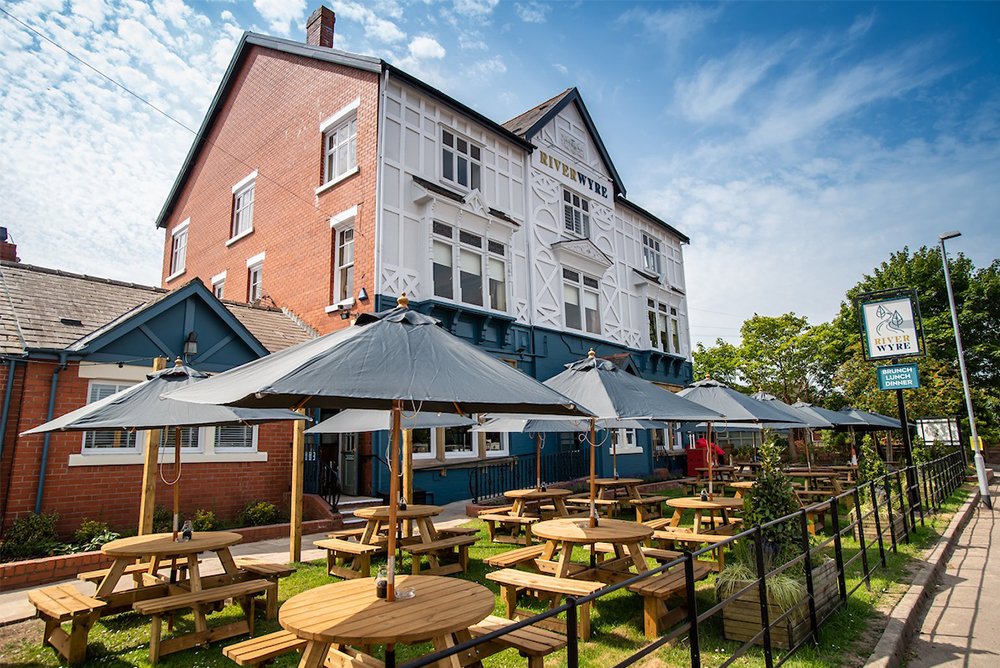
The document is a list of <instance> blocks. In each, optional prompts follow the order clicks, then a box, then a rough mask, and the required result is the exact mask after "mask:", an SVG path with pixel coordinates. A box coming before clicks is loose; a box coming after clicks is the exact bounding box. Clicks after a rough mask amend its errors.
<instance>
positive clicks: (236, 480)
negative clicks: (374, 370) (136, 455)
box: [4, 361, 292, 537]
mask: <svg viewBox="0 0 1000 668" xmlns="http://www.w3.org/2000/svg"><path fill="white" fill-rule="evenodd" d="M77 366H78V365H77V364H76V363H71V364H70V365H69V366H68V367H67V368H66V369H64V370H63V371H61V372H60V374H59V380H58V392H57V397H56V406H55V415H57V416H58V415H62V414H64V413H67V412H69V411H71V410H73V409H75V408H79V407H80V406H83V405H85V404H86V403H87V391H88V380H87V379H86V378H80V377H79V376H78V375H77ZM54 368H55V367H54V365H53V364H46V363H42V362H34V361H33V362H30V363H28V365H27V368H26V371H25V376H26V377H25V391H24V393H23V394H21V395H20V397H19V398H20V402H19V403H20V405H19V414H18V419H17V420H16V423H15V424H16V430H15V433H18V432H21V431H24V430H26V429H30V428H32V427H35V426H37V425H39V424H42V423H43V422H45V418H46V415H47V410H48V401H49V390H50V387H51V375H52V371H53V370H54ZM17 398H18V397H17V395H15V399H17ZM291 439H292V427H291V426H290V425H288V424H273V425H261V426H260V428H259V432H258V451H261V452H267V454H268V460H267V461H266V462H240V463H218V464H213V463H206V464H185V465H184V466H183V468H182V478H181V499H180V505H181V511H182V513H183V514H184V515H186V516H191V515H193V513H194V511H195V510H196V509H198V508H205V509H207V510H212V511H213V512H215V513H216V515H218V516H219V517H220V518H232V517H233V516H235V515H236V513H237V512H238V511H239V510H240V508H241V507H242V506H243V505H244V504H245V503H246V502H247V501H250V500H253V499H259V500H263V501H268V502H270V503H273V504H275V505H278V506H281V504H282V503H283V498H284V495H285V493H286V492H287V491H288V490H289V488H290V484H291V455H292V452H291ZM43 441H44V435H41V434H39V435H31V436H23V437H20V438H18V439H17V441H16V445H15V444H14V441H12V440H6V441H5V442H4V458H5V459H6V458H7V457H8V450H10V455H9V456H10V457H11V459H12V461H11V465H10V475H9V477H8V480H9V483H8V484H7V487H6V488H5V493H6V495H7V504H6V507H5V513H4V515H5V518H4V528H5V529H6V527H9V526H10V522H12V521H13V520H14V519H15V518H16V517H18V516H21V515H25V514H28V513H31V512H34V507H35V495H36V490H37V487H38V473H39V470H40V466H39V465H40V462H41V456H42V444H43ZM82 441H83V437H82V435H81V434H79V433H64V434H60V433H53V434H52V435H51V438H50V443H49V459H48V466H47V475H46V479H45V491H44V496H43V501H42V512H46V513H49V512H53V511H56V512H58V513H59V524H58V528H59V531H60V532H61V533H62V534H63V535H64V536H67V537H68V536H69V535H70V534H72V532H73V531H75V529H76V528H77V527H78V526H79V524H80V523H81V522H82V521H83V520H84V519H99V520H102V521H104V522H107V523H108V524H109V525H111V527H112V528H115V529H119V530H121V529H125V530H134V529H135V528H136V526H137V525H138V517H139V499H140V494H141V488H142V465H141V464H135V465H120V466H74V467H70V466H69V457H70V455H75V454H80V452H81V449H82ZM163 475H164V477H165V478H166V479H167V480H172V479H173V467H172V465H170V466H166V467H164V469H163ZM156 499H157V504H158V505H161V506H165V507H167V508H170V507H172V505H173V491H172V488H171V487H168V486H167V485H166V484H164V483H163V482H162V480H161V481H159V482H158V484H157V488H156Z"/></svg>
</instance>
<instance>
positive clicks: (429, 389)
mask: <svg viewBox="0 0 1000 668" xmlns="http://www.w3.org/2000/svg"><path fill="white" fill-rule="evenodd" d="M408 301H409V300H408V299H407V298H406V295H405V294H404V295H403V296H402V297H400V299H399V307H398V308H395V309H392V310H391V311H385V312H382V313H378V314H367V313H365V314H362V315H360V316H359V317H358V319H357V321H356V323H355V324H354V325H353V326H351V327H348V328H347V329H343V330H340V331H337V332H333V333H331V334H327V335H326V336H322V337H320V338H318V339H314V340H312V341H306V342H304V343H300V344H299V345H297V346H293V347H292V348H288V349H286V350H283V351H281V352H278V353H275V354H273V355H269V356H267V357H264V358H261V359H259V360H255V361H253V362H250V363H248V364H244V365H243V366H241V367H237V368H235V369H231V370H229V371H225V372H223V373H220V374H219V375H218V376H215V377H213V378H210V379H209V380H206V381H205V382H204V384H205V385H207V387H202V386H194V387H190V388H186V389H184V390H180V391H178V392H174V393H173V394H172V395H171V396H172V398H177V399H184V400H186V401H196V402H199V403H222V404H227V405H231V406H260V407H265V406H266V407H275V406H285V407H296V408H299V407H317V408H373V409H381V410H392V414H393V424H392V456H391V458H390V462H389V465H390V488H389V526H390V527H391V529H390V531H389V544H388V553H389V563H388V572H389V582H388V594H387V596H388V600H390V601H393V600H395V582H394V577H395V566H396V562H395V559H396V555H395V552H396V529H395V528H396V524H397V504H398V501H399V478H398V468H397V465H398V461H399V438H400V430H401V421H402V413H403V410H404V403H405V407H406V409H407V410H411V411H434V412H437V411H441V412H455V413H485V412H504V413H514V412H516V413H527V414H538V413H541V414H546V415H566V416H581V415H589V413H588V412H587V411H585V410H581V409H580V408H578V407H577V406H576V405H575V404H574V402H573V400H571V399H568V398H567V397H564V396H563V395H561V394H559V393H558V392H556V391H554V390H551V389H549V388H547V387H545V386H544V385H542V384H541V383H539V382H538V381H536V380H534V379H533V378H530V377H529V376H527V375H525V374H523V373H521V372H520V371H518V370H517V369H514V368H513V367H511V366H510V365H508V364H504V363H503V362H501V361H499V360H497V359H494V358H493V357H490V356H489V355H488V354H487V353H486V352H484V351H483V350H482V349H481V348H477V347H476V346H473V345H471V344H469V343H466V342H465V341H462V340H461V339H459V338H457V337H455V336H452V335H451V334H449V333H448V332H447V331H445V330H444V329H443V328H442V327H441V326H440V324H441V323H440V322H439V321H438V320H436V319H435V318H432V317H430V316H427V315H422V314H420V313H417V312H415V311H410V310H409V309H408V308H406V305H407V303H408Z"/></svg>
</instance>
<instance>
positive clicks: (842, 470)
mask: <svg viewBox="0 0 1000 668" xmlns="http://www.w3.org/2000/svg"><path fill="white" fill-rule="evenodd" d="M830 468H831V469H833V470H834V471H836V472H837V475H838V476H839V477H840V478H841V479H842V480H843V481H844V482H846V483H847V484H848V485H854V484H855V483H856V482H857V481H858V467H857V465H856V464H847V465H846V466H831V467H830Z"/></svg>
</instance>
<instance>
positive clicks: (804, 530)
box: [799, 508, 819, 645]
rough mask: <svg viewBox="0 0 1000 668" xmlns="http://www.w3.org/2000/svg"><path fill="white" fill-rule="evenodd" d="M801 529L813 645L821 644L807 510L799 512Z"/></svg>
mask: <svg viewBox="0 0 1000 668" xmlns="http://www.w3.org/2000/svg"><path fill="white" fill-rule="evenodd" d="M799 529H800V531H801V534H802V553H803V555H804V559H805V561H804V564H805V569H806V592H807V593H808V594H809V626H810V628H811V629H812V638H813V644H815V645H818V644H819V622H818V621H817V620H816V594H815V592H814V586H813V569H812V552H811V550H810V549H809V519H808V518H807V517H806V509H805V508H803V509H802V510H800V511H799Z"/></svg>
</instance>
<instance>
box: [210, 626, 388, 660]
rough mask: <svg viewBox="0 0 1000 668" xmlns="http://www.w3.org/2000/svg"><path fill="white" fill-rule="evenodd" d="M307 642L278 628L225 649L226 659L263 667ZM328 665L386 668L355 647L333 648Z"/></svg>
mask: <svg viewBox="0 0 1000 668" xmlns="http://www.w3.org/2000/svg"><path fill="white" fill-rule="evenodd" d="M305 646H306V641H305V640H304V639H302V638H299V637H298V636H297V635H295V634H294V633H291V632H290V631H275V632H274V633H269V634H267V635H266V636H260V637H259V638H250V639H249V640H244V641H243V642H239V643H236V644H235V645H230V646H229V647H227V648H225V649H224V650H222V653H223V655H224V656H226V658H228V659H231V660H232V661H233V662H235V663H236V665H238V666H260V665H263V664H266V663H270V662H272V661H274V660H275V659H276V658H278V657H279V656H282V655H284V654H290V653H292V652H301V651H302V650H303V649H305ZM325 665H326V666H327V668H385V664H384V663H383V662H381V661H379V660H378V659H376V658H375V657H373V656H370V655H368V654H365V653H364V652H362V651H360V650H357V649H354V648H353V647H344V646H341V647H331V648H330V653H329V654H328V655H327V659H326V662H325Z"/></svg>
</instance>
